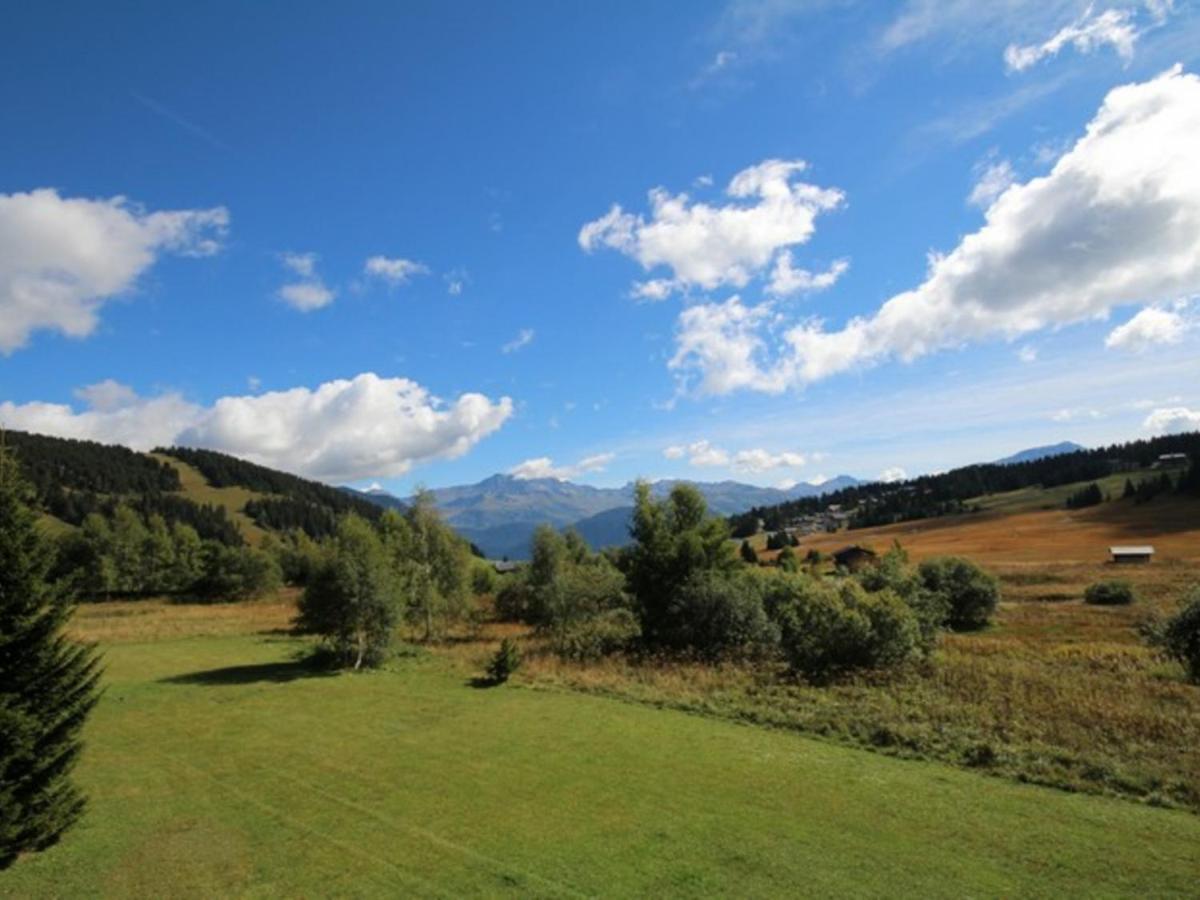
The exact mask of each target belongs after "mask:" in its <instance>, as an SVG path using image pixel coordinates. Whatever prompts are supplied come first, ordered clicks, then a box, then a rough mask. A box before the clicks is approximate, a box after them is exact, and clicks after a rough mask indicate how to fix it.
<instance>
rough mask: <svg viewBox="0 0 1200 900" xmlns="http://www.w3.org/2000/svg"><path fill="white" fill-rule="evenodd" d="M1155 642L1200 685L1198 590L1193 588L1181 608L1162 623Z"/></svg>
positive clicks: (1199, 609)
mask: <svg viewBox="0 0 1200 900" xmlns="http://www.w3.org/2000/svg"><path fill="white" fill-rule="evenodd" d="M1155 642H1156V643H1157V644H1158V645H1159V647H1160V648H1161V649H1162V651H1163V652H1164V653H1165V654H1166V655H1167V656H1169V657H1170V658H1171V659H1174V660H1176V661H1177V662H1179V663H1181V664H1182V665H1183V668H1184V670H1185V671H1186V672H1187V676H1188V678H1189V679H1191V680H1192V681H1194V682H1196V683H1197V684H1200V588H1193V589H1192V593H1191V596H1190V597H1188V599H1187V600H1185V601H1184V604H1183V608H1182V609H1180V610H1179V612H1178V613H1176V614H1175V615H1174V616H1172V617H1171V618H1169V619H1167V620H1166V621H1165V622H1163V623H1162V626H1161V628H1160V629H1159V632H1158V635H1157V637H1156V641H1155Z"/></svg>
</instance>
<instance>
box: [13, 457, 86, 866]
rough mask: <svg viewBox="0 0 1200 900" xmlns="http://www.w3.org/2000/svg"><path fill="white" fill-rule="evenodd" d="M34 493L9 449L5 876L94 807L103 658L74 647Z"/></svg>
mask: <svg viewBox="0 0 1200 900" xmlns="http://www.w3.org/2000/svg"><path fill="white" fill-rule="evenodd" d="M29 495H30V488H29V486H28V484H27V483H26V482H25V480H24V479H23V478H22V477H21V475H20V474H19V473H18V471H17V466H16V463H15V461H14V460H12V459H11V458H9V456H8V454H7V452H6V450H5V448H4V447H3V446H2V445H0V869H4V868H7V867H8V866H9V865H11V864H12V862H13V861H14V860H15V859H16V858H17V856H18V855H19V854H21V853H26V852H31V851H37V850H43V849H45V848H46V847H49V846H50V845H51V844H53V843H55V842H56V841H57V840H58V839H59V838H60V837H61V836H62V834H63V833H64V832H65V831H66V830H67V829H68V828H70V827H71V825H72V824H74V823H75V821H76V820H77V819H78V818H79V816H80V814H81V813H82V812H83V808H84V798H83V795H82V794H81V793H80V792H79V790H78V789H77V788H76V787H75V785H74V784H73V783H72V782H71V780H70V773H71V769H72V768H73V766H74V765H75V761H76V759H77V758H78V756H79V751H80V749H81V747H82V743H81V741H80V737H79V732H80V729H81V728H82V727H83V723H84V720H85V719H86V718H87V715H88V713H89V712H90V711H91V709H92V707H93V706H95V704H96V700H97V699H98V697H99V692H98V688H97V685H98V682H99V679H100V671H99V662H100V661H99V657H98V656H97V654H96V651H95V650H94V649H93V648H91V647H89V646H85V645H81V644H77V643H75V642H73V641H70V640H69V639H68V638H66V637H65V636H64V635H63V633H62V630H63V626H64V625H65V624H66V621H67V619H68V618H69V616H70V615H71V609H72V606H73V600H72V598H71V597H70V596H69V594H68V593H67V592H66V590H65V589H64V588H63V586H62V585H60V584H56V583H54V582H52V581H51V580H50V579H49V577H48V573H49V571H50V567H51V565H52V563H53V557H54V550H53V547H52V545H51V543H50V542H49V541H48V540H46V539H45V538H44V537H43V536H42V535H41V534H40V533H39V531H38V526H37V521H36V519H35V517H34V513H33V511H32V510H31V509H30V507H29V504H28V502H27V498H28V496H29Z"/></svg>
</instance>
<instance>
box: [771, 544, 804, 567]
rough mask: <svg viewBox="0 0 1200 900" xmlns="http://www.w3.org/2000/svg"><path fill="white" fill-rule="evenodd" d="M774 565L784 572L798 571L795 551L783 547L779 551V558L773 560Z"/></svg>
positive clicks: (798, 564) (798, 565) (798, 562)
mask: <svg viewBox="0 0 1200 900" xmlns="http://www.w3.org/2000/svg"><path fill="white" fill-rule="evenodd" d="M775 565H777V566H779V568H781V569H783V571H785V572H798V571H800V560H799V558H798V557H797V556H796V551H795V550H793V549H792V548H791V547H784V548H783V549H782V550H780V551H779V556H778V557H777V558H776V560H775Z"/></svg>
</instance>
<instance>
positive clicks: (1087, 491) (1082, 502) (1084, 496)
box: [1067, 481, 1104, 509]
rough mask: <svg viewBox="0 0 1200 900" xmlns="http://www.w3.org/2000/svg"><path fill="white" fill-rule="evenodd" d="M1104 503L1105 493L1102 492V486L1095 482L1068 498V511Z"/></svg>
mask: <svg viewBox="0 0 1200 900" xmlns="http://www.w3.org/2000/svg"><path fill="white" fill-rule="evenodd" d="M1103 502H1104V492H1103V491H1101V490H1100V485H1098V484H1096V482H1094V481H1093V482H1092V483H1091V484H1089V485H1088V486H1087V487H1085V488H1080V489H1079V490H1077V491H1076V492H1075V493H1073V494H1072V495H1071V496H1069V497H1068V498H1067V509H1084V508H1086V507H1088V506H1098V505H1100V504H1101V503H1103Z"/></svg>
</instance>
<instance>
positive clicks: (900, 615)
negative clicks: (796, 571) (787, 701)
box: [767, 575, 921, 682]
mask: <svg viewBox="0 0 1200 900" xmlns="http://www.w3.org/2000/svg"><path fill="white" fill-rule="evenodd" d="M767 603H768V606H769V608H770V609H771V610H772V618H773V619H774V620H775V621H776V622H777V623H778V627H779V632H780V646H781V647H782V649H783V655H784V658H785V659H787V661H788V664H789V665H790V666H791V667H792V670H793V671H795V672H797V673H799V674H802V675H804V676H805V677H806V678H808V679H810V680H812V681H815V682H822V681H827V680H829V679H832V678H834V677H837V676H838V675H841V674H844V673H848V672H852V671H855V670H859V669H879V668H886V667H889V666H895V665H899V664H900V663H902V662H905V661H906V660H909V659H913V658H915V657H916V656H918V655H919V651H920V646H921V626H920V623H919V622H918V620H917V616H916V614H915V613H914V612H913V610H912V608H911V607H909V606H908V604H906V603H905V602H904V601H903V600H901V599H900V598H899V597H898V596H896V594H895V593H894V592H892V591H891V590H881V591H877V592H875V593H868V592H867V591H866V590H864V589H863V587H862V586H861V585H860V584H858V583H857V582H856V581H854V580H852V579H843V580H840V581H833V580H828V579H824V580H823V579H816V578H811V577H808V576H805V575H781V576H780V577H779V580H778V583H776V584H773V585H772V587H771V590H770V595H769V596H768V600H767Z"/></svg>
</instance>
